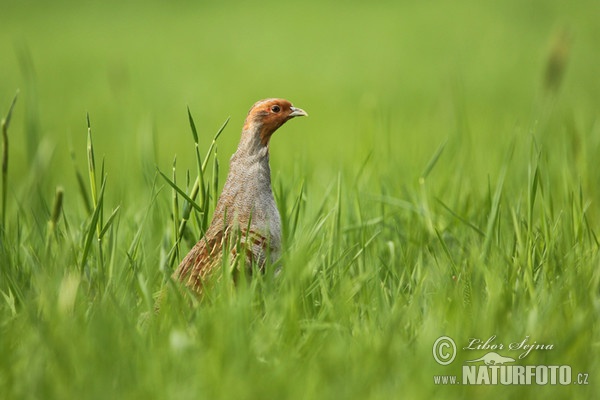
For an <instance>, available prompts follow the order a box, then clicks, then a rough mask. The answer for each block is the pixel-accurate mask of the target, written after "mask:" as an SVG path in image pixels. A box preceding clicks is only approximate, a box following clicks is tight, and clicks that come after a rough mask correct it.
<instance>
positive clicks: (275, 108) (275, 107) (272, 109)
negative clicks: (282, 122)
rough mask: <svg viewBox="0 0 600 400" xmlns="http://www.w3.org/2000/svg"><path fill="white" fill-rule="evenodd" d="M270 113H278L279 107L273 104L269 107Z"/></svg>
mask: <svg viewBox="0 0 600 400" xmlns="http://www.w3.org/2000/svg"><path fill="white" fill-rule="evenodd" d="M271 111H273V112H274V113H278V112H279V111H281V107H279V106H278V105H277V104H275V105H274V106H272V107H271Z"/></svg>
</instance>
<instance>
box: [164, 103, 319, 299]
mask: <svg viewBox="0 0 600 400" xmlns="http://www.w3.org/2000/svg"><path fill="white" fill-rule="evenodd" d="M306 115H308V114H307V113H306V112H305V111H304V110H302V109H300V108H297V107H294V106H292V104H291V103H290V102H289V101H287V100H284V99H265V100H261V101H258V102H257V103H255V104H254V105H253V106H252V108H251V109H250V111H249V112H248V116H247V117H246V121H245V122H244V127H243V129H242V135H241V139H240V143H239V145H238V148H237V151H236V152H235V153H234V154H233V156H232V157H231V161H230V164H229V173H228V175H227V180H226V182H225V185H224V186H223V191H222V192H221V196H220V197H219V200H218V201H217V206H216V208H215V212H214V215H213V219H212V221H211V223H210V225H209V227H208V229H207V231H206V234H205V235H204V236H203V237H202V238H201V239H200V240H199V241H198V243H196V245H195V246H194V247H193V248H192V249H191V250H190V252H189V253H188V254H187V256H186V257H185V258H184V259H183V260H182V261H181V264H179V267H178V268H177V270H176V271H175V273H174V274H173V277H174V278H175V279H177V280H179V281H181V282H183V283H184V284H185V285H186V286H188V287H189V288H191V289H193V290H194V291H196V292H197V293H200V292H201V291H202V286H203V283H204V282H205V281H206V279H207V278H208V277H209V276H210V275H211V274H212V273H213V272H215V271H216V270H218V269H219V268H217V267H218V266H220V265H221V263H222V262H223V255H224V253H228V254H229V256H230V257H231V259H232V260H234V259H236V257H239V251H240V248H243V250H244V254H245V257H244V259H243V262H244V263H245V265H246V267H249V266H251V265H253V264H255V265H258V267H259V268H263V267H264V265H265V263H266V262H267V259H269V261H270V262H274V261H276V260H277V259H278V258H279V256H280V253H281V219H280V216H279V211H278V209H277V205H276V204H275V199H274V197H273V191H272V189H271V169H270V166H269V142H270V139H271V136H272V135H273V133H274V132H275V131H276V130H277V129H278V128H279V127H281V126H282V125H283V124H284V123H285V122H287V121H289V120H290V119H291V118H294V117H300V116H306Z"/></svg>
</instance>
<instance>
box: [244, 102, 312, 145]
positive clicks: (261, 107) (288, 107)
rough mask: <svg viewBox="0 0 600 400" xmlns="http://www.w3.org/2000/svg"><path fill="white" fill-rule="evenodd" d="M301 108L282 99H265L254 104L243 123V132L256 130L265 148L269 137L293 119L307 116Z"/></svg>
mask: <svg viewBox="0 0 600 400" xmlns="http://www.w3.org/2000/svg"><path fill="white" fill-rule="evenodd" d="M307 115H308V114H307V113H306V112H305V111H304V110H302V109H301V108H298V107H294V106H293V105H292V103H290V102H289V101H287V100H284V99H266V100H261V101H259V102H257V103H255V104H254V105H253V106H252V108H251V109H250V111H249V112H248V117H247V118H246V122H245V123H244V130H245V131H246V130H250V129H252V130H258V132H257V133H258V134H259V135H260V141H261V143H262V144H263V145H264V146H266V145H267V144H268V143H269V139H270V138H271V135H273V133H274V132H275V131H276V130H277V129H278V128H279V127H280V126H281V125H283V124H285V123H286V122H287V121H289V120H290V119H292V118H294V117H301V116H307Z"/></svg>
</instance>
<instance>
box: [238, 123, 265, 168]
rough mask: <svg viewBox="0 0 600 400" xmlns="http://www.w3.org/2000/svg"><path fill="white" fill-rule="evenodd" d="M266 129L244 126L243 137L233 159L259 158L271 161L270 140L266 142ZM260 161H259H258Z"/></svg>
mask: <svg viewBox="0 0 600 400" xmlns="http://www.w3.org/2000/svg"><path fill="white" fill-rule="evenodd" d="M263 130H264V128H263V127H261V126H257V125H254V124H252V125H250V126H244V130H242V137H241V138H240V144H239V145H238V148H237V151H236V152H235V154H234V155H233V158H232V159H234V158H242V157H243V158H245V157H250V158H257V159H266V161H267V162H268V160H269V139H270V136H271V135H268V137H267V139H266V140H265V134H264V132H263ZM257 161H258V160H257Z"/></svg>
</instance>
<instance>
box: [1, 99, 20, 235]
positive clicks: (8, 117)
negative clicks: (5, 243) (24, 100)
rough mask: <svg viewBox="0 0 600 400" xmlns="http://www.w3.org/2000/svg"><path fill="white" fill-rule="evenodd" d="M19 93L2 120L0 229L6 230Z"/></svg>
mask: <svg viewBox="0 0 600 400" xmlns="http://www.w3.org/2000/svg"><path fill="white" fill-rule="evenodd" d="M18 96H19V92H18V91H17V94H15V97H14V98H13V101H12V102H11V103H10V108H9V109H8V113H7V114H6V117H4V118H3V119H2V122H1V125H2V225H0V229H2V230H3V231H4V230H6V195H7V193H8V127H9V126H10V120H11V118H12V113H13V110H14V108H15V104H16V103H17V97H18Z"/></svg>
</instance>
